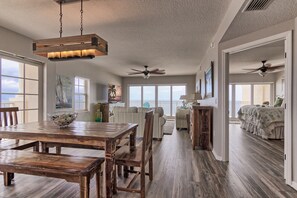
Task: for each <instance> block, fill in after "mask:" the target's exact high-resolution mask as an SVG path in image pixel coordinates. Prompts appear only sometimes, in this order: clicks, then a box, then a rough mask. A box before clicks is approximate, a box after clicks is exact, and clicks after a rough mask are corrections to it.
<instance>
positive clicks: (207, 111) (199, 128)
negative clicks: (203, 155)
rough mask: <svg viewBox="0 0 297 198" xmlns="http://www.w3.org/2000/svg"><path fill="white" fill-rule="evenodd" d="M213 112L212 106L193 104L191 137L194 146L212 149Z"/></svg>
mask: <svg viewBox="0 0 297 198" xmlns="http://www.w3.org/2000/svg"><path fill="white" fill-rule="evenodd" d="M212 114H213V107H211V106H198V105H197V106H193V107H192V108H191V111H190V125H191V126H190V137H191V140H192V147H193V149H195V148H196V147H197V148H199V149H207V150H212V143H213V133H212Z"/></svg>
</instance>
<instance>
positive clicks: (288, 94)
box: [221, 31, 292, 185]
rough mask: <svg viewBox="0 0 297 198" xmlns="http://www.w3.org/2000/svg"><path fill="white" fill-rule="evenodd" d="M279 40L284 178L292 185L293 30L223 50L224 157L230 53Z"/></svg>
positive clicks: (225, 150)
mask: <svg viewBox="0 0 297 198" xmlns="http://www.w3.org/2000/svg"><path fill="white" fill-rule="evenodd" d="M277 41H284V43H285V71H284V77H285V79H286V83H285V87H284V90H285V100H286V101H285V106H286V108H285V130H284V137H285V141H284V153H285V160H284V178H285V180H286V183H287V184H288V185H292V32H291V31H288V32H284V33H280V34H277V35H274V36H270V37H267V38H263V39H259V40H256V41H253V42H249V43H246V44H242V45H239V46H236V47H232V48H228V49H225V50H223V53H222V71H223V73H222V79H223V81H224V83H223V85H222V87H221V88H222V92H223V98H222V101H223V107H222V119H223V120H222V121H223V130H222V134H223V138H222V151H223V154H222V158H223V160H224V161H228V160H229V113H228V111H229V61H230V60H229V55H231V54H235V53H238V52H241V51H245V50H248V49H252V48H255V47H259V46H264V45H267V44H271V43H274V42H277Z"/></svg>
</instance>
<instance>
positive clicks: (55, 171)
mask: <svg viewBox="0 0 297 198" xmlns="http://www.w3.org/2000/svg"><path fill="white" fill-rule="evenodd" d="M103 162H104V158H95V157H78V156H71V155H50V154H40V153H32V152H29V151H17V150H6V151H3V152H0V171H3V173H4V174H3V175H4V185H5V186H10V185H11V175H12V174H13V173H21V174H27V175H38V176H46V177H55V178H60V179H65V180H66V181H68V182H75V183H79V184H80V197H82V198H88V197H89V194H90V180H91V178H92V177H93V176H94V175H95V174H96V182H97V185H96V188H97V197H100V174H101V165H102V163H103ZM20 184H22V182H21V181H20Z"/></svg>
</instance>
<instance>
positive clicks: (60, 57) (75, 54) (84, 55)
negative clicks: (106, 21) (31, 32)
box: [33, 0, 108, 61]
mask: <svg viewBox="0 0 297 198" xmlns="http://www.w3.org/2000/svg"><path fill="white" fill-rule="evenodd" d="M54 1H56V2H57V3H59V4H60V31H59V33H60V38H52V39H42V40H36V41H34V43H33V53H34V54H36V55H39V56H43V57H47V58H48V59H49V60H51V61H64V60H73V59H92V58H94V57H95V56H103V55H107V54H108V44H107V41H105V40H104V39H102V38H100V37H99V36H97V35H96V34H86V35H83V0H80V3H81V7H80V13H81V17H80V18H81V23H80V35H78V36H69V37H62V33H63V23H62V19H63V12H62V4H63V3H65V2H67V0H54ZM73 1H75V0H68V2H73ZM76 1H77V0H76Z"/></svg>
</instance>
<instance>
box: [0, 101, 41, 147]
mask: <svg viewBox="0 0 297 198" xmlns="http://www.w3.org/2000/svg"><path fill="white" fill-rule="evenodd" d="M18 111H19V108H18V107H3V108H0V127H7V126H15V125H17V124H18V114H17V113H18ZM0 140H1V141H3V140H2V138H0ZM15 144H16V145H11V144H8V145H1V146H0V150H7V149H16V150H23V149H27V148H30V147H33V150H34V151H38V150H39V142H36V141H35V142H29V143H25V144H21V145H20V144H19V140H18V139H16V142H15Z"/></svg>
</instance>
